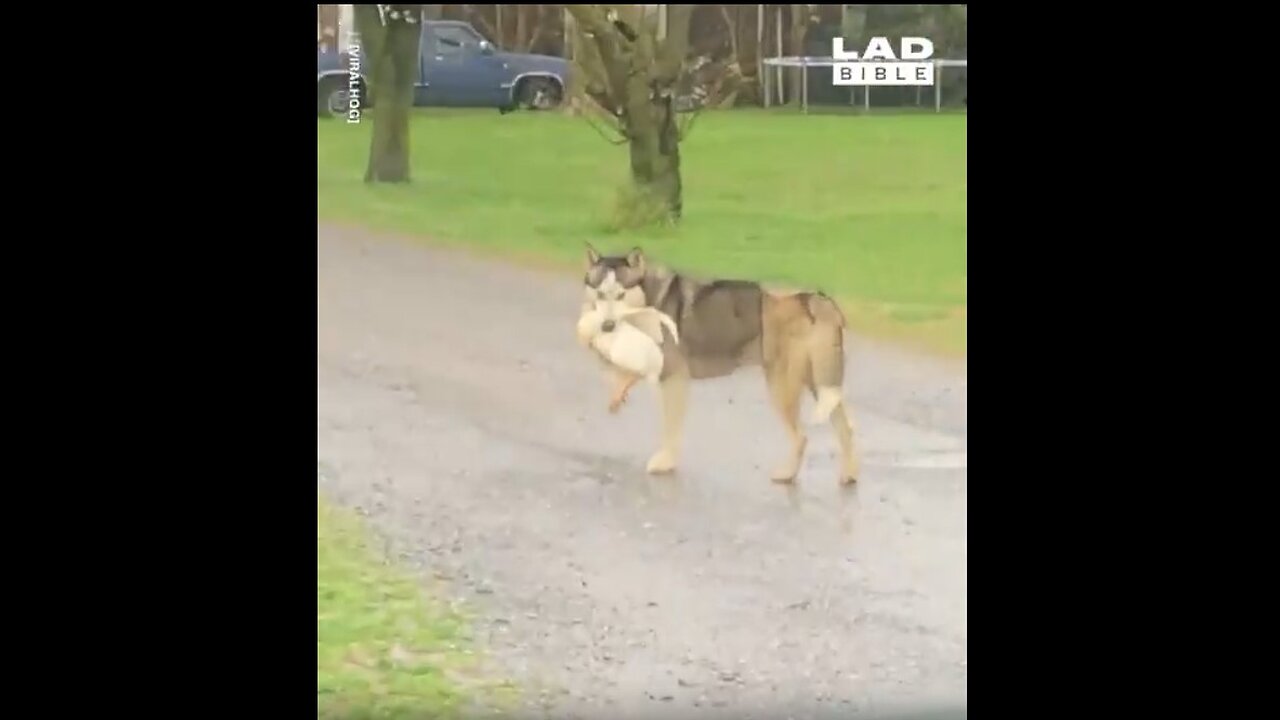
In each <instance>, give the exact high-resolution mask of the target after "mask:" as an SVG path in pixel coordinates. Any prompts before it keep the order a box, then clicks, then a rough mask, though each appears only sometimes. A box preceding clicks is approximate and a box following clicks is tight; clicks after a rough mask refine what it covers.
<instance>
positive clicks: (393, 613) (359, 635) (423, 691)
mask: <svg viewBox="0 0 1280 720" xmlns="http://www.w3.org/2000/svg"><path fill="white" fill-rule="evenodd" d="M316 506H317V513H316V531H317V532H316V587H317V593H316V595H317V598H316V660H317V668H316V695H317V717H319V718H332V719H333V720H337V719H338V718H343V719H344V720H345V719H347V718H362V717H370V718H372V717H378V718H411V717H412V718H421V717H430V718H457V717H460V715H461V714H462V712H463V711H464V710H465V708H466V707H468V706H469V705H471V704H472V703H477V702H479V703H491V704H492V705H493V706H495V707H496V706H501V705H503V704H506V703H510V702H511V701H512V700H511V697H512V696H511V695H510V694H509V690H510V688H509V687H506V686H503V685H501V684H498V685H486V684H485V683H483V682H479V681H476V680H473V679H470V678H474V677H475V668H476V666H477V658H476V656H475V655H474V654H472V653H471V651H470V650H469V649H467V648H466V646H467V639H466V634H465V627H466V626H465V621H464V618H463V617H462V616H461V615H460V614H459V613H457V612H456V611H452V610H449V609H447V608H444V607H442V606H440V605H438V604H437V603H434V602H432V601H430V600H429V599H428V597H427V595H426V594H425V593H424V591H423V588H422V587H421V585H420V584H419V582H418V581H417V580H415V579H414V578H413V577H412V575H411V574H410V573H407V572H404V571H402V570H401V569H400V568H397V567H395V566H394V565H392V564H390V562H389V561H388V560H387V559H386V558H384V557H382V556H381V555H380V554H379V553H377V552H375V551H374V550H372V548H371V544H370V539H371V538H372V537H373V535H372V534H371V533H370V532H369V530H368V529H367V528H366V527H365V526H364V524H363V523H362V522H360V519H359V518H358V517H357V516H356V515H354V514H353V513H350V512H349V511H347V510H345V509H342V508H340V507H337V506H335V505H334V504H332V503H330V502H328V501H326V500H325V499H324V498H323V497H322V496H318V497H317V504H316Z"/></svg>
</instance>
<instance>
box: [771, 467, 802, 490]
mask: <svg viewBox="0 0 1280 720" xmlns="http://www.w3.org/2000/svg"><path fill="white" fill-rule="evenodd" d="M799 474H800V469H799V468H796V467H791V466H788V467H780V468H775V469H774V471H773V472H772V473H771V474H770V475H769V479H770V480H772V481H774V482H776V483H778V484H779V485H790V484H792V483H794V482H795V481H796V476H797V475H799Z"/></svg>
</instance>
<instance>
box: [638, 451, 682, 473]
mask: <svg viewBox="0 0 1280 720" xmlns="http://www.w3.org/2000/svg"><path fill="white" fill-rule="evenodd" d="M644 469H645V472H647V473H649V474H650V475H665V474H667V473H669V472H671V471H673V470H675V469H676V459H675V458H674V457H673V456H672V455H671V453H669V452H667V451H666V450H659V451H658V452H656V453H654V454H653V457H651V458H649V464H648V465H645V468H644Z"/></svg>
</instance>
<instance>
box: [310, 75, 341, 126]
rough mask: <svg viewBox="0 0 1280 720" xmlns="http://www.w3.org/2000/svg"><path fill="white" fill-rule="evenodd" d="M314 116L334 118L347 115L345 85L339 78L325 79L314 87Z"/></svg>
mask: <svg viewBox="0 0 1280 720" xmlns="http://www.w3.org/2000/svg"><path fill="white" fill-rule="evenodd" d="M316 114H317V115H319V116H320V117H336V116H339V115H346V114H347V84H346V83H345V82H343V80H342V79H341V78H331V77H328V78H325V79H323V80H321V81H320V82H319V84H318V85H317V86H316Z"/></svg>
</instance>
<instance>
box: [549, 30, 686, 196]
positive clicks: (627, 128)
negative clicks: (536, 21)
mask: <svg viewBox="0 0 1280 720" xmlns="http://www.w3.org/2000/svg"><path fill="white" fill-rule="evenodd" d="M610 7H612V8H614V9H615V11H616V12H617V14H618V21H619V23H622V24H625V25H626V26H628V29H627V31H626V32H623V31H622V29H621V28H619V27H618V25H617V24H615V23H614V22H612V21H610V20H608V19H607V16H606V13H605V11H604V7H603V6H600V5H569V6H567V8H568V10H569V12H570V13H571V14H572V15H573V17H574V20H575V21H576V22H577V24H578V25H579V26H580V27H581V29H582V30H583V31H584V33H590V36H591V40H592V43H591V44H592V45H593V48H592V50H593V51H595V52H596V53H598V54H595V55H592V54H588V53H581V54H580V55H579V58H580V60H581V61H582V62H583V63H584V64H585V65H586V66H587V67H589V68H590V69H589V70H587V71H586V72H584V73H583V74H584V75H587V76H589V77H592V78H595V79H593V80H591V82H592V84H599V85H603V86H604V87H602V88H600V91H601V92H600V98H599V99H600V101H601V104H602V105H605V106H607V107H608V108H609V109H610V110H611V111H612V112H617V111H619V110H620V111H621V112H619V113H618V114H617V117H618V120H619V123H620V125H621V127H622V130H623V134H624V135H625V137H626V141H627V144H628V149H629V150H630V155H631V180H632V183H633V185H634V187H635V190H636V191H637V193H638V194H639V196H640V199H642V200H643V201H645V202H646V204H648V203H652V205H649V206H648V207H646V208H645V209H644V210H645V212H644V213H643V215H644V216H646V217H649V218H652V217H655V216H662V217H665V218H666V219H670V220H678V219H679V218H680V216H681V214H682V213H683V210H684V201H683V197H682V189H681V182H680V130H679V127H678V125H677V123H676V110H675V107H674V101H675V86H676V81H677V79H678V78H679V76H680V72H681V69H682V67H683V64H684V59H685V55H686V53H687V51H688V40H689V19H690V16H691V15H692V13H693V6H692V5H672V6H670V8H669V10H668V24H669V26H670V27H669V28H668V31H669V32H668V34H667V36H666V37H665V39H663V40H661V41H659V40H658V39H657V37H656V33H655V30H656V28H654V27H653V25H652V24H651V23H645V22H643V19H642V18H641V16H640V11H639V9H638V8H637V7H636V6H626V5H615V6H610ZM629 33H634V36H633V37H628V34H629ZM597 61H598V63H599V65H598V66H596V65H595V63H596V62H597Z"/></svg>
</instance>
